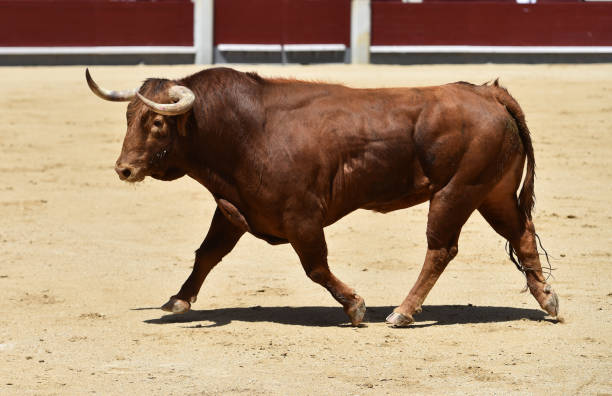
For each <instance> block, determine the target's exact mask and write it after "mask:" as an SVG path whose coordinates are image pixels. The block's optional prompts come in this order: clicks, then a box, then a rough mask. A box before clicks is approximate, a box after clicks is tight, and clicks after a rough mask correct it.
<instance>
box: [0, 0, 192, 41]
mask: <svg viewBox="0 0 612 396" xmlns="http://www.w3.org/2000/svg"><path fill="white" fill-rule="evenodd" d="M92 46H193V4H192V2H191V1H190V0H161V1H159V0H158V1H137V2H134V1H116V0H113V1H110V0H55V1H49V0H0V47H92Z"/></svg>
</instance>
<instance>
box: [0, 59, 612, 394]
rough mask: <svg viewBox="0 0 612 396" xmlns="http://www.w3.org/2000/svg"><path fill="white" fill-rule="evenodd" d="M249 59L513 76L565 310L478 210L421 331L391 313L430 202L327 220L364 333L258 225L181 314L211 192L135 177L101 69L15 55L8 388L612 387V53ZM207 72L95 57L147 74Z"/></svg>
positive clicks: (8, 109)
mask: <svg viewBox="0 0 612 396" xmlns="http://www.w3.org/2000/svg"><path fill="white" fill-rule="evenodd" d="M241 69H243V70H257V71H259V72H260V73H261V74H262V75H265V76H293V77H298V78H306V79H315V80H327V81H335V82H342V83H346V84H348V85H351V86H359V87H375V86H395V85H398V86H399V85H403V86H415V85H431V84H440V83H445V82H450V81H456V80H467V81H472V82H477V83H479V82H484V81H487V80H490V79H493V78H495V77H498V76H499V77H501V81H502V83H503V84H504V85H506V86H507V87H508V88H509V90H510V92H511V93H512V94H513V95H514V96H515V97H516V98H517V99H518V101H519V102H520V103H521V104H522V106H523V109H524V111H525V113H526V115H527V119H528V123H529V126H530V129H531V131H532V134H533V140H534V145H535V152H536V160H537V162H538V170H537V174H538V177H537V180H536V194H537V205H536V212H535V217H534V220H535V224H536V227H537V230H538V232H539V234H540V236H541V237H542V240H543V243H544V246H545V247H546V248H547V250H548V252H549V253H550V254H551V255H552V256H553V259H552V265H553V267H555V268H556V271H554V280H553V282H552V283H553V287H554V288H555V289H556V291H557V292H558V294H559V296H560V298H561V313H562V316H563V317H564V318H565V323H557V322H556V321H554V320H551V319H550V318H549V317H547V316H546V315H545V313H544V312H543V311H541V310H539V309H538V305H537V303H536V301H535V300H534V299H533V298H532V297H531V295H529V293H525V294H521V293H520V290H521V289H522V287H523V285H524V280H523V279H522V277H521V274H520V273H519V272H518V271H517V270H516V269H515V268H514V266H513V265H512V264H511V263H510V261H509V260H508V259H507V257H506V255H505V253H504V241H503V240H502V239H501V237H499V236H498V235H497V234H495V232H494V231H493V230H492V229H491V228H490V227H489V226H488V225H487V224H486V223H485V222H484V221H483V219H482V218H481V217H480V216H479V215H478V214H474V215H473V216H472V218H471V219H470V220H469V222H468V224H467V225H466V226H465V227H464V231H463V233H462V235H461V239H460V242H459V255H458V256H457V258H456V259H455V260H454V261H453V262H452V263H451V264H450V265H449V267H448V268H447V270H446V272H445V273H444V274H443V275H442V277H441V279H440V280H439V282H438V283H437V285H436V286H435V287H434V289H433V291H432V292H431V294H430V295H429V297H428V299H427V300H426V302H425V304H426V305H425V306H424V312H423V313H422V314H421V315H419V316H418V317H417V323H416V324H415V325H414V326H412V327H411V328H408V329H394V328H390V327H388V326H387V325H386V324H385V323H384V318H385V316H386V315H387V314H388V313H389V312H391V310H392V309H393V307H395V306H396V305H397V304H399V303H400V302H401V301H402V299H403V298H404V297H405V295H406V294H407V293H408V290H409V288H410V287H411V286H412V283H413V282H414V281H415V279H416V277H417V274H418V271H419V270H420V267H421V264H422V261H423V257H424V253H425V233H424V231H425V220H426V213H427V205H426V204H425V205H420V206H417V207H414V208H410V209H407V210H402V211H399V212H394V213H391V214H387V215H381V214H375V213H371V212H366V211H358V212H356V213H353V214H351V215H349V216H347V217H346V218H344V219H342V220H341V221H340V222H338V223H336V224H334V225H333V226H330V227H329V228H327V229H326V235H327V240H328V245H329V251H330V265H331V267H332V270H333V271H334V272H335V273H336V274H337V276H338V277H339V278H340V279H342V280H344V281H345V282H346V283H348V284H349V285H351V286H353V287H355V288H356V289H357V290H358V291H359V293H360V294H361V295H362V296H363V297H364V298H365V301H366V304H367V305H368V313H367V314H366V315H367V316H366V322H365V325H364V326H363V327H360V328H352V327H350V326H347V323H346V318H345V316H344V314H343V312H342V310H341V308H340V307H339V306H338V305H336V303H335V301H333V300H332V298H331V297H330V296H329V295H328V293H327V292H326V291H325V290H324V289H322V288H321V287H319V286H318V285H316V284H314V283H312V282H311V281H310V280H309V279H308V278H307V277H306V276H305V275H304V274H303V271H302V269H301V266H300V264H299V262H298V259H297V256H296V255H295V253H294V252H293V251H292V250H291V248H290V247H289V246H286V245H284V246H276V247H274V246H270V245H267V244H266V243H265V242H263V241H260V240H257V239H255V238H254V237H252V236H250V235H247V236H245V237H243V239H242V240H241V241H240V243H239V244H238V246H237V247H236V249H235V250H234V251H233V252H232V253H231V254H230V255H229V256H228V257H227V258H226V259H225V260H224V261H223V263H222V264H220V265H219V266H218V267H217V268H216V269H215V270H214V271H213V272H212V274H211V275H210V276H209V278H208V279H207V281H206V283H205V285H204V287H203V290H202V292H201V293H200V296H199V301H198V302H197V303H196V304H195V305H194V306H193V308H194V310H193V311H192V312H190V313H188V314H185V315H182V316H171V315H166V314H165V313H164V312H162V311H160V310H159V309H158V308H157V307H159V306H160V305H161V304H162V303H164V302H165V301H166V299H167V297H169V296H170V295H172V294H174V293H175V292H176V291H177V290H178V288H179V286H180V285H181V284H182V282H183V281H184V279H185V278H186V277H187V275H188V274H189V272H190V267H191V264H192V260H193V251H194V250H195V249H196V248H197V247H198V246H199V244H200V242H201V240H202V238H203V235H204V234H205V232H206V230H207V229H208V225H209V222H210V219H211V216H212V213H213V211H214V208H215V206H214V201H213V200H212V198H211V196H210V194H209V193H208V192H207V191H206V190H205V189H204V188H203V187H201V186H200V185H198V184H197V183H196V182H194V181H193V180H190V179H187V178H183V179H180V180H178V181H174V182H171V183H170V182H160V181H155V180H147V181H145V182H144V183H141V184H139V185H137V186H131V185H127V184H124V183H122V182H120V181H119V179H118V178H117V176H116V174H115V172H114V171H113V164H114V161H115V159H116V158H117V156H118V154H119V151H120V148H121V142H122V140H123V134H124V131H125V104H121V103H110V102H105V101H102V100H100V99H98V98H97V97H95V96H94V95H93V94H91V93H90V92H89V90H88V88H87V86H86V84H85V81H84V68H83V67H61V68H60V67H58V68H2V69H1V70H0V94H1V95H0V120H1V126H0V149H1V150H0V158H1V160H0V297H1V298H0V312H1V313H2V314H1V315H0V394H15V395H17V394H19V395H22V394H61V395H65V394H87V393H101V394H163V395H170V394H176V395H183V394H194V395H195V394H205V395H208V394H229V395H231V394H245V395H257V394H262V395H263V394H266V395H268V394H284V395H294V394H299V395H312V394H329V395H369V394H392V395H395V394H399V393H400V392H402V393H406V392H411V393H416V394H465V393H468V394H541V393H546V394H563V395H566V394H612V379H611V376H610V373H612V356H611V354H612V348H611V346H612V327H611V318H612V315H611V312H612V267H611V254H612V228H611V225H612V211H611V210H610V204H609V201H610V199H611V198H612V183H611V182H610V180H611V179H612V158H611V154H612V65H609V64H608V65H584V66H576V65H568V66H563V65H560V66H546V65H539V66H518V65H504V66H499V65H479V66H470V65H467V66H418V67H396V66H366V67H353V66H344V65H334V66H312V67H310V66H290V67H281V66H265V67H263V66H262V67H259V66H250V67H248V66H247V67H244V66H242V67H241ZM196 70H198V67H195V66H182V67H142V66H141V67H94V68H93V70H92V71H93V75H94V77H95V78H96V79H97V80H98V81H99V82H100V84H101V85H103V86H106V87H112V88H131V87H133V86H136V85H137V84H139V83H140V82H141V81H142V80H143V79H144V78H145V77H147V76H151V77H153V76H155V77H162V76H166V77H180V76H183V75H186V74H188V73H191V72H195V71H196Z"/></svg>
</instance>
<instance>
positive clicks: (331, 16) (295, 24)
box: [214, 0, 351, 47]
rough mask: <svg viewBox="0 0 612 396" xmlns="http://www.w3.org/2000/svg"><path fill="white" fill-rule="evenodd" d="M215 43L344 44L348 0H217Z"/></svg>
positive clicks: (348, 19) (347, 32)
mask: <svg viewBox="0 0 612 396" xmlns="http://www.w3.org/2000/svg"><path fill="white" fill-rule="evenodd" d="M214 29H215V30H214V35H215V38H214V44H215V45H217V44H220V43H226V44H344V45H346V46H347V47H349V46H350V41H351V1H350V0H257V1H252V0H218V1H215V26H214Z"/></svg>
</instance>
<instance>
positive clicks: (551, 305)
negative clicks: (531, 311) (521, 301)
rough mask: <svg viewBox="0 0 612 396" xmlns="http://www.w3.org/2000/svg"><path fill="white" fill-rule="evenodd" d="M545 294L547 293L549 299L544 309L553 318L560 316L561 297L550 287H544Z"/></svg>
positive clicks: (543, 306)
mask: <svg viewBox="0 0 612 396" xmlns="http://www.w3.org/2000/svg"><path fill="white" fill-rule="evenodd" d="M544 293H546V295H547V296H548V299H547V300H546V301H545V303H544V304H543V305H542V308H544V310H545V311H546V312H548V314H549V315H550V316H552V317H557V316H559V297H558V296H557V293H555V291H554V290H553V289H552V287H550V285H546V287H544Z"/></svg>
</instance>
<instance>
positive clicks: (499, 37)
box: [371, 1, 612, 46]
mask: <svg viewBox="0 0 612 396" xmlns="http://www.w3.org/2000/svg"><path fill="white" fill-rule="evenodd" d="M371 37H372V41H371V43H372V45H498V46H501V45H503V46H573V45H576V46H609V45H612V3H582V2H577V3H568V2H563V3H552V2H551V3H543V4H530V5H523V4H513V3H507V2H503V3H489V2H457V1H453V2H446V3H438V2H430V3H428V2H425V3H422V4H403V3H400V2H384V1H383V2H375V1H373V2H372V36H371Z"/></svg>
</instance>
